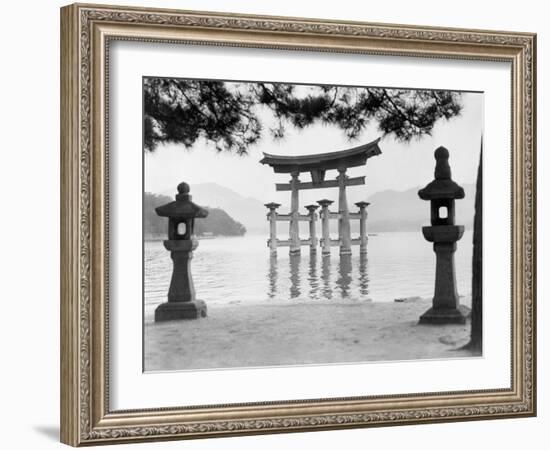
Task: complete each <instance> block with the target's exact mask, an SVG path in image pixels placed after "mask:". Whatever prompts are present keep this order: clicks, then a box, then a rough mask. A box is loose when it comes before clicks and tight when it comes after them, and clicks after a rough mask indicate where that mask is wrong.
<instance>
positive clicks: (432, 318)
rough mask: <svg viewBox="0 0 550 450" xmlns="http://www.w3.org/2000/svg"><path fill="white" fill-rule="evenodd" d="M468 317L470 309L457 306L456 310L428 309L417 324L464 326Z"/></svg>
mask: <svg viewBox="0 0 550 450" xmlns="http://www.w3.org/2000/svg"><path fill="white" fill-rule="evenodd" d="M468 317H470V308H468V307H467V306H464V305H459V306H458V308H452V309H447V308H430V309H428V311H426V312H425V313H424V314H422V315H421V316H420V320H419V322H418V323H419V324H421V325H422V324H435V325H446V324H465V323H466V319H467V318H468Z"/></svg>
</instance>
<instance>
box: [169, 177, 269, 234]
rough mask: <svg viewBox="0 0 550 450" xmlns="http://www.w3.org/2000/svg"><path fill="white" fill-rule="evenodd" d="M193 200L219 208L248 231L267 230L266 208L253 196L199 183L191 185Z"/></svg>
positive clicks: (211, 184)
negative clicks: (245, 195)
mask: <svg viewBox="0 0 550 450" xmlns="http://www.w3.org/2000/svg"><path fill="white" fill-rule="evenodd" d="M161 194H163V195H168V196H170V198H173V196H174V192H172V191H164V192H161ZM191 195H192V196H193V201H195V202H196V203H197V204H199V205H201V206H208V207H210V208H221V209H223V210H224V211H225V212H226V213H227V214H229V215H230V216H231V217H232V218H233V219H235V220H236V221H237V222H240V223H242V224H243V225H244V226H245V227H246V229H247V231H248V233H258V232H260V233H264V232H265V231H266V230H267V219H266V214H267V209H266V208H265V206H264V204H263V203H262V202H261V201H260V200H258V199H255V198H252V197H244V196H242V195H240V194H238V193H237V192H235V191H232V190H231V189H229V188H226V187H223V186H220V185H219V184H217V183H200V184H193V186H191Z"/></svg>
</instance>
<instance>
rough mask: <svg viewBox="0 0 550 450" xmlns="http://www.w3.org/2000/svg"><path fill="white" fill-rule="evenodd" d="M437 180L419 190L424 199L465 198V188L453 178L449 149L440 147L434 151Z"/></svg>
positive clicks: (419, 194)
mask: <svg viewBox="0 0 550 450" xmlns="http://www.w3.org/2000/svg"><path fill="white" fill-rule="evenodd" d="M434 156H435V159H436V164H435V180H433V181H432V182H431V183H429V184H428V185H427V186H426V187H425V188H424V189H420V190H419V191H418V196H419V197H420V198H421V199H422V200H443V199H449V200H450V199H460V198H464V189H463V188H462V186H459V185H458V184H456V183H455V182H454V181H453V180H452V179H451V167H450V166H449V150H447V149H446V148H445V147H439V148H438V149H437V150H436V151H435V153H434Z"/></svg>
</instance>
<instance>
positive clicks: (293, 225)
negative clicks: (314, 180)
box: [288, 172, 300, 255]
mask: <svg viewBox="0 0 550 450" xmlns="http://www.w3.org/2000/svg"><path fill="white" fill-rule="evenodd" d="M299 174H300V172H292V173H291V176H292V179H291V180H290V186H291V194H290V215H291V216H292V218H291V219H290V225H289V230H288V235H289V239H290V251H289V253H290V254H291V255H297V254H299V253H300V211H299V210H298V209H299V207H300V204H299V203H300V202H299V197H298V195H299V192H300V191H299V184H300V179H299V178H298V175H299Z"/></svg>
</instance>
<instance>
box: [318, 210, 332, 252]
mask: <svg viewBox="0 0 550 450" xmlns="http://www.w3.org/2000/svg"><path fill="white" fill-rule="evenodd" d="M317 203H319V205H321V224H322V236H323V237H322V239H321V247H322V248H323V251H322V255H323V256H330V228H329V220H330V211H329V210H328V207H329V206H330V205H332V204H333V203H334V202H333V201H332V200H327V199H323V200H319V201H318V202H317Z"/></svg>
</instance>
